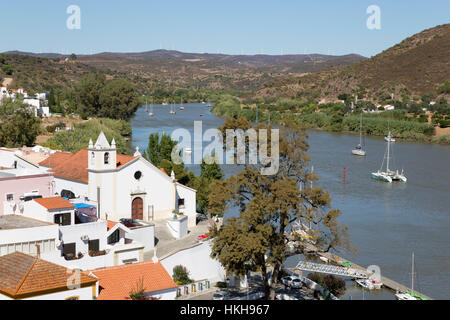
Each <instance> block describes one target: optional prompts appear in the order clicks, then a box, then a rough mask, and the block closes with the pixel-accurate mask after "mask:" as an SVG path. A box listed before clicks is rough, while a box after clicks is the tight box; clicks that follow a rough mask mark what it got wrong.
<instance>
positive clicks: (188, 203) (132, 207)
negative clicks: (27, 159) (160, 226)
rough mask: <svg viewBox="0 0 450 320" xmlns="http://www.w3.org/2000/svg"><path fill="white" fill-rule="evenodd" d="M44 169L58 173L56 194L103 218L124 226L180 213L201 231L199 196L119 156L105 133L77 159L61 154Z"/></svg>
mask: <svg viewBox="0 0 450 320" xmlns="http://www.w3.org/2000/svg"><path fill="white" fill-rule="evenodd" d="M40 165H41V166H42V167H43V168H45V169H47V170H49V171H50V172H53V173H54V176H55V191H56V192H57V193H58V194H61V193H62V192H63V191H70V192H72V193H73V194H74V196H75V197H76V198H80V199H85V200H87V199H88V200H90V201H94V202H95V203H96V204H97V209H98V215H99V218H101V219H105V220H112V221H119V220H120V219H122V218H124V219H135V220H142V221H152V220H165V219H168V218H171V217H172V216H173V212H174V211H176V212H180V213H182V214H184V215H185V216H187V217H188V225H189V226H195V224H196V218H197V212H196V190H194V189H192V188H189V187H187V186H184V185H182V184H180V183H178V182H177V181H176V179H175V176H174V174H173V173H172V175H171V176H168V175H167V174H165V173H164V172H163V171H162V170H160V169H158V168H157V167H155V166H154V165H153V164H152V163H150V162H149V161H147V160H146V159H145V158H143V157H142V156H141V154H140V153H139V151H138V150H136V153H135V154H134V156H128V155H122V154H117V149H116V144H115V141H114V139H113V140H112V142H111V144H109V142H108V141H107V139H106V137H105V135H104V134H103V132H102V133H100V135H99V137H98V139H97V141H96V143H95V144H93V143H92V141H90V143H89V147H88V149H82V150H80V151H78V152H77V153H75V154H67V153H60V152H57V153H55V154H53V155H51V156H50V157H49V158H47V159H46V160H45V161H43V162H42V163H40Z"/></svg>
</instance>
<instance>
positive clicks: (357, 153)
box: [352, 113, 366, 156]
mask: <svg viewBox="0 0 450 320" xmlns="http://www.w3.org/2000/svg"><path fill="white" fill-rule="evenodd" d="M352 154H354V155H355V156H365V155H366V151H364V150H363V148H362V113H361V120H360V123H359V144H358V145H357V146H356V148H355V149H353V150H352Z"/></svg>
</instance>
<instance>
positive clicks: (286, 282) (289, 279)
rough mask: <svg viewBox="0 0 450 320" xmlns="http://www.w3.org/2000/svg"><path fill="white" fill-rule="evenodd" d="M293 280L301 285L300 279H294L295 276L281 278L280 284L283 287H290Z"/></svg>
mask: <svg viewBox="0 0 450 320" xmlns="http://www.w3.org/2000/svg"><path fill="white" fill-rule="evenodd" d="M294 279H295V280H298V281H300V283H301V279H300V277H296V276H287V277H283V278H281V282H282V283H283V284H284V285H285V286H287V287H291V284H292V281H293V280H294Z"/></svg>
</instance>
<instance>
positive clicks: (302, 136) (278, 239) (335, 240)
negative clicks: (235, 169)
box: [209, 123, 351, 299]
mask: <svg viewBox="0 0 450 320" xmlns="http://www.w3.org/2000/svg"><path fill="white" fill-rule="evenodd" d="M260 127H261V126H260ZM306 138H307V133H306V132H305V130H304V129H302V128H299V127H297V126H295V125H293V124H289V123H287V124H286V126H285V127H283V128H281V129H280V141H279V170H278V172H277V173H276V174H273V175H263V174H262V173H261V170H260V169H261V167H262V166H261V165H246V166H245V168H244V170H242V171H241V172H240V173H238V174H237V175H235V176H232V177H230V178H228V179H226V180H223V181H220V180H218V181H216V182H215V183H214V185H213V186H212V187H211V194H210V196H209V211H210V212H211V213H214V214H219V215H220V214H223V213H224V212H225V211H226V210H227V208H228V207H230V206H236V207H238V208H239V213H240V214H239V216H238V217H234V218H230V219H227V220H225V223H224V225H223V226H222V228H221V229H219V230H212V234H213V236H214V240H213V248H212V254H211V256H212V257H214V258H217V259H218V260H219V261H220V262H221V263H222V265H224V267H225V268H226V270H227V271H229V272H231V273H235V274H238V275H244V274H246V272H248V271H249V270H252V271H260V272H261V275H262V278H263V282H264V289H265V296H266V298H267V299H274V296H275V283H276V282H277V281H278V277H279V274H280V273H279V272H280V268H281V266H282V264H283V263H284V260H285V259H286V258H287V257H288V256H289V255H292V254H299V253H304V252H306V251H308V250H310V249H311V242H310V241H312V243H314V246H315V249H316V250H319V251H325V252H328V251H330V250H333V249H334V250H336V249H342V248H345V249H351V245H350V242H349V238H348V233H347V227H346V226H341V225H340V224H339V223H338V217H339V215H340V213H341V212H340V211H339V210H335V209H332V208H331V207H330V203H331V197H330V195H329V193H328V192H325V191H324V190H322V189H321V188H319V187H317V186H313V182H315V181H317V179H318V176H317V175H316V174H315V173H314V172H312V170H311V169H310V167H309V161H310V159H309V156H308V155H307V150H308V147H309V146H308V144H307V142H306ZM260 146H261V144H260ZM268 146H271V143H270V142H269V144H268ZM269 150H270V149H269ZM266 165H267V164H266ZM293 224H295V225H297V226H298V228H300V229H302V232H304V233H307V234H308V236H309V238H310V239H309V240H308V241H309V242H307V241H305V238H302V237H301V236H300V234H301V233H288V231H289V230H290V228H291V226H292V225H293ZM287 243H291V244H293V245H294V246H289V247H288V246H287ZM292 248H295V249H292ZM269 270H271V273H272V282H271V283H270V284H269V281H268V278H269Z"/></svg>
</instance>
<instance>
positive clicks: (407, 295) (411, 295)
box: [395, 252, 425, 300]
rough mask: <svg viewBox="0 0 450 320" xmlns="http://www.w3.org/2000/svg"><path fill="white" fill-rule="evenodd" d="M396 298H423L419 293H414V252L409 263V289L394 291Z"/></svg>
mask: <svg viewBox="0 0 450 320" xmlns="http://www.w3.org/2000/svg"><path fill="white" fill-rule="evenodd" d="M395 297H396V298H397V300H425V299H424V298H423V297H421V296H420V295H419V294H416V293H414V252H413V253H412V263H411V291H409V290H407V291H406V292H403V293H396V294H395Z"/></svg>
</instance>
